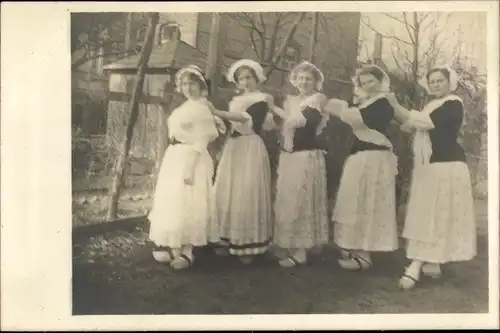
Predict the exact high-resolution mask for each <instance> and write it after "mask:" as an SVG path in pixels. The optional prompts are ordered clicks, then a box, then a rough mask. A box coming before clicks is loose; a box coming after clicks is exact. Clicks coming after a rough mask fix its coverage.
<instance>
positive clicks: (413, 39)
mask: <svg viewBox="0 0 500 333" xmlns="http://www.w3.org/2000/svg"><path fill="white" fill-rule="evenodd" d="M403 18H404V21H405V28H406V31H408V36H409V37H410V40H411V44H412V45H415V38H414V34H415V27H414V26H413V25H411V24H410V23H409V22H408V18H407V17H406V13H403ZM410 28H411V30H410Z"/></svg>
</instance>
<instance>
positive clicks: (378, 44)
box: [372, 33, 383, 66]
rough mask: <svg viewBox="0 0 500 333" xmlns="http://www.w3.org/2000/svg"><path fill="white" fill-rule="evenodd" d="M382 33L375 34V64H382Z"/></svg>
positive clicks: (373, 57) (373, 55) (373, 56)
mask: <svg viewBox="0 0 500 333" xmlns="http://www.w3.org/2000/svg"><path fill="white" fill-rule="evenodd" d="M382 46H383V42H382V35H381V34H380V33H376V34H375V41H374V45H373V54H372V59H373V64H375V65H378V66H380V65H381V63H382Z"/></svg>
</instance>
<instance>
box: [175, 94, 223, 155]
mask: <svg viewBox="0 0 500 333" xmlns="http://www.w3.org/2000/svg"><path fill="white" fill-rule="evenodd" d="M217 122H219V125H217ZM220 123H222V124H224V123H223V122H222V120H220V119H219V120H216V118H214V116H213V115H212V112H211V111H210V108H209V106H208V105H207V102H206V101H205V100H198V101H194V100H188V101H186V102H184V103H183V104H182V105H180V106H179V107H178V108H176V109H175V110H174V111H173V112H172V114H171V115H170V117H169V118H168V131H169V137H170V138H171V139H176V140H177V141H179V142H181V143H184V144H188V145H192V146H193V147H194V148H195V150H196V151H198V152H203V151H204V150H206V148H207V146H208V144H209V143H210V142H211V141H212V140H215V139H216V138H217V137H218V135H219V131H218V129H217V127H218V126H219V127H220V128H221V130H223V128H222V127H221V125H220Z"/></svg>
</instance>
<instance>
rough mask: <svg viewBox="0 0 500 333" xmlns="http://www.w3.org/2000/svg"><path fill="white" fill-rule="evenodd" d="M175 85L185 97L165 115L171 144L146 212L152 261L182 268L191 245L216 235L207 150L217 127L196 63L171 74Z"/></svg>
mask: <svg viewBox="0 0 500 333" xmlns="http://www.w3.org/2000/svg"><path fill="white" fill-rule="evenodd" d="M176 84H177V89H178V91H179V92H181V93H182V94H183V95H184V96H185V97H186V98H187V101H186V102H184V103H183V104H182V105H181V106H179V107H178V108H177V109H175V110H174V111H173V112H172V114H171V115H170V117H169V118H168V132H169V137H170V145H169V146H168V148H167V150H166V152H165V156H164V157H163V161H162V166H161V169H160V173H159V175H158V183H157V185H156V192H155V196H154V203H153V209H152V211H151V213H150V214H149V220H150V222H151V228H150V234H149V238H150V240H151V241H152V242H153V243H154V245H155V248H154V251H153V256H154V258H155V259H156V260H157V261H160V262H164V263H170V265H171V267H172V268H174V269H184V268H187V267H189V266H191V265H192V263H193V261H194V256H193V252H192V250H193V247H194V246H203V245H206V244H207V243H208V242H216V241H218V240H219V232H218V231H219V230H218V228H217V224H216V223H215V221H214V220H213V217H212V215H213V208H214V206H213V204H214V202H213V198H212V176H213V172H214V166H213V160H212V158H211V156H210V155H209V153H208V151H207V145H208V143H209V142H210V141H212V140H214V139H215V138H217V136H218V131H217V128H216V122H215V121H214V116H213V115H212V113H211V111H210V108H209V106H208V102H207V100H206V98H205V96H206V95H207V92H208V87H207V83H206V80H205V78H204V75H203V72H202V71H201V70H200V69H199V68H198V67H196V66H188V67H186V68H183V69H181V70H179V72H178V73H177V75H176ZM221 123H222V121H220V119H219V125H220V124H221ZM222 124H223V123H222Z"/></svg>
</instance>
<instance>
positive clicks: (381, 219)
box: [332, 94, 398, 252]
mask: <svg viewBox="0 0 500 333" xmlns="http://www.w3.org/2000/svg"><path fill="white" fill-rule="evenodd" d="M393 117H394V109H393V108H392V107H391V105H390V104H389V101H388V100H387V99H386V98H385V97H384V94H379V95H377V96H374V97H372V98H369V99H368V100H366V101H365V102H363V103H362V104H360V105H358V106H357V107H352V108H349V109H347V108H346V109H345V111H344V112H343V114H342V116H341V117H340V118H341V120H343V121H344V122H346V123H347V124H348V125H350V126H351V127H352V129H353V133H354V135H355V141H354V145H353V147H352V148H351V151H350V154H349V157H348V158H347V160H346V162H345V164H344V168H343V171H342V177H341V180H340V186H339V190H338V193H337V197H336V202H335V206H334V209H333V214H332V220H333V222H335V227H334V239H335V244H336V245H337V246H339V247H340V248H343V249H346V250H363V251H383V252H386V251H394V250H396V249H397V248H398V235H397V225H396V197H395V191H396V174H397V159H396V156H395V155H394V154H393V152H392V144H391V142H390V140H389V138H388V137H387V134H386V132H387V129H388V127H389V124H390V123H391V121H392V119H393Z"/></svg>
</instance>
